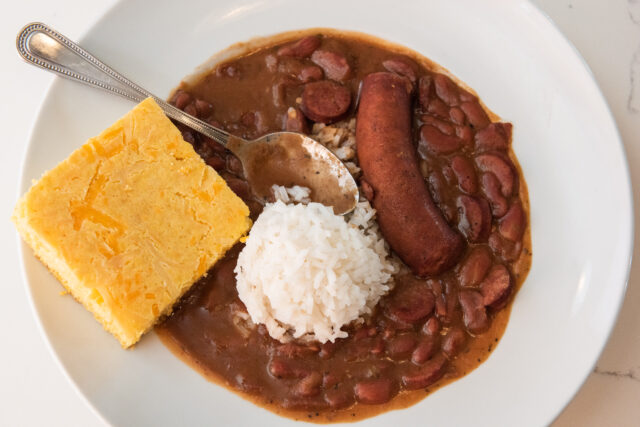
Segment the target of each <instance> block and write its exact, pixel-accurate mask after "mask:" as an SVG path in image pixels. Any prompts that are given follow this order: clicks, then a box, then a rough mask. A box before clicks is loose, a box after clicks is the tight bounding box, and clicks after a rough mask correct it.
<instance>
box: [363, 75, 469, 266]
mask: <svg viewBox="0 0 640 427" xmlns="http://www.w3.org/2000/svg"><path fill="white" fill-rule="evenodd" d="M410 91H411V84H410V82H409V81H408V79H406V78H403V77H401V76H399V75H397V74H393V73H387V72H381V73H374V74H370V75H368V76H367V77H366V78H365V79H364V81H363V84H362V92H361V95H360V96H361V97H360V106H359V108H358V115H357V120H356V144H357V148H358V150H357V152H358V160H359V162H360V167H361V168H362V172H363V175H364V179H365V180H366V181H367V182H368V184H369V185H370V186H371V187H372V188H373V193H374V197H373V206H374V208H375V209H376V210H377V211H378V222H379V224H380V229H381V231H382V234H383V235H384V237H385V238H386V239H387V241H388V242H389V245H390V246H391V248H392V249H393V250H394V251H395V252H396V253H397V254H398V255H399V256H400V258H401V259H402V260H403V261H404V262H405V263H406V264H407V265H408V266H409V267H410V268H411V270H412V271H413V272H414V273H415V274H417V275H420V276H426V275H430V274H437V273H440V272H442V271H444V270H446V269H448V268H450V267H451V266H453V265H454V264H455V263H456V261H457V260H458V258H459V257H460V255H461V254H462V252H463V249H464V246H465V241H464V239H463V238H462V236H461V235H460V234H459V233H458V232H456V231H454V230H452V229H451V228H450V227H449V225H448V224H447V222H446V221H445V219H444V217H443V216H442V213H441V212H440V210H438V208H437V206H436V205H435V204H434V202H433V200H432V199H431V195H430V194H429V190H428V189H427V185H426V183H425V181H424V179H423V178H422V175H421V174H420V168H419V165H418V159H417V155H416V151H415V148H414V146H413V144H412V142H411V93H410Z"/></svg>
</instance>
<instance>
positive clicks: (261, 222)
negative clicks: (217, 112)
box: [235, 187, 398, 342]
mask: <svg viewBox="0 0 640 427" xmlns="http://www.w3.org/2000/svg"><path fill="white" fill-rule="evenodd" d="M274 195H275V196H276V199H278V200H277V201H276V202H275V203H272V204H269V205H267V206H266V207H265V209H264V210H263V212H262V214H261V215H260V216H259V217H258V219H257V220H256V222H255V223H254V225H253V228H252V229H251V232H250V234H249V237H248V239H247V241H246V246H245V247H244V249H243V250H242V252H241V253H240V255H239V257H238V264H237V266H236V269H235V273H236V279H237V287H238V294H239V296H240V299H241V300H242V302H243V303H244V304H245V306H246V307H247V311H248V312H249V315H250V316H251V320H252V321H253V322H254V323H263V324H265V325H266V327H267V330H268V331H269V334H270V335H271V336H272V337H273V338H275V339H277V340H280V341H282V342H287V341H289V340H291V339H292V338H293V339H304V340H317V341H320V342H326V341H334V340H335V339H336V338H343V337H346V336H347V333H346V332H344V331H342V330H341V328H342V327H343V326H345V325H347V324H349V323H350V322H353V321H354V320H356V319H358V318H360V317H361V316H363V315H366V314H368V313H370V312H371V310H372V309H373V307H375V305H376V304H377V303H378V300H379V299H380V297H381V296H382V295H384V294H386V293H387V292H388V291H389V290H390V288H391V285H392V276H393V274H395V273H396V272H397V270H398V264H397V261H396V260H394V259H392V258H391V257H390V256H389V250H388V248H387V246H386V244H385V242H384V239H383V238H382V237H381V236H380V234H379V232H378V227H377V224H376V222H375V220H374V218H375V210H374V209H373V208H372V207H371V206H370V205H369V202H367V201H366V200H363V201H361V202H359V203H358V206H357V207H356V209H355V211H354V212H353V213H352V214H351V215H350V216H349V218H345V217H343V216H337V215H334V214H333V210H332V209H331V208H328V207H326V206H323V205H321V204H319V203H309V204H307V205H303V204H296V205H287V204H285V202H284V201H283V199H287V200H291V199H293V200H298V201H300V200H303V199H304V198H305V197H308V192H307V193H306V196H305V194H304V190H301V189H300V188H298V189H284V191H283V188H282V187H279V188H274Z"/></svg>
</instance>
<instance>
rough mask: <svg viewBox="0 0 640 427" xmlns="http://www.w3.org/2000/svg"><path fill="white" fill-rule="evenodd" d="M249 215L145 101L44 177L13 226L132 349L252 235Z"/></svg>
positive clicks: (18, 208) (16, 213)
mask: <svg viewBox="0 0 640 427" xmlns="http://www.w3.org/2000/svg"><path fill="white" fill-rule="evenodd" d="M248 215H249V209H248V208H247V206H246V205H245V204H244V203H243V202H242V200H241V199H240V198H239V197H237V196H236V195H235V194H234V193H233V192H232V191H231V189H229V187H228V186H227V185H226V183H225V181H224V180H223V179H222V178H221V177H220V176H219V175H218V174H217V173H216V172H215V170H214V169H212V168H210V167H209V166H207V165H206V164H205V163H204V161H203V160H202V159H201V158H200V157H199V156H198V155H197V154H196V152H195V151H194V150H193V148H192V147H191V145H190V144H189V143H187V142H185V141H184V140H183V139H182V136H181V134H180V131H179V130H178V129H177V128H176V127H175V126H174V125H173V123H171V121H170V120H169V119H168V118H167V117H166V116H165V115H164V113H163V112H162V110H161V109H160V107H159V106H158V105H157V104H156V102H155V101H153V100H152V99H147V100H145V101H143V102H141V103H140V104H139V105H138V106H136V107H135V108H134V109H133V110H132V111H130V112H129V113H128V114H127V115H125V116H124V117H123V118H121V119H120V120H118V121H117V122H116V123H115V124H114V125H113V126H111V127H110V128H108V129H107V130H105V131H104V132H102V134H100V135H99V136H97V137H95V138H91V139H89V140H88V141H87V142H86V143H85V144H84V145H83V146H82V147H80V148H79V149H77V150H76V151H74V152H73V153H72V154H71V156H69V158H68V159H66V160H64V161H63V162H62V163H60V164H59V165H58V166H56V167H55V168H54V169H52V170H51V171H49V172H47V173H45V174H44V175H43V176H42V178H40V180H39V181H37V182H36V183H34V185H33V186H32V187H31V188H30V189H29V191H28V192H27V193H26V194H25V195H24V196H23V197H22V198H21V199H20V200H19V201H18V204H17V206H16V208H15V211H14V214H13V217H12V219H13V221H14V223H15V224H16V227H17V228H18V231H19V232H20V234H21V235H22V237H23V238H24V240H25V241H26V242H27V243H28V244H29V246H31V248H32V249H33V250H34V252H35V254H36V256H37V257H38V258H39V259H40V260H41V261H42V262H43V263H44V264H45V265H46V266H47V267H48V268H49V269H50V270H51V271H52V272H53V274H54V275H55V276H56V277H57V278H58V279H59V280H60V282H62V284H63V285H64V286H65V287H66V288H67V290H68V291H69V292H71V294H72V295H73V296H74V297H75V298H76V299H77V300H78V301H79V302H81V303H82V304H83V305H84V306H85V308H86V309H87V310H89V311H91V312H92V313H93V314H94V316H95V318H96V319H97V320H98V321H100V322H101V323H102V325H103V326H104V328H105V329H106V330H107V331H109V332H111V333H112V334H113V335H115V336H116V338H118V340H120V343H121V344H122V346H123V347H125V348H126V347H130V346H131V345H133V344H135V343H136V342H137V341H138V340H139V339H140V336H141V335H142V334H143V333H145V332H146V331H147V330H148V329H150V328H151V327H152V326H153V325H154V323H155V322H156V321H157V320H158V318H159V317H160V316H162V315H163V314H167V313H169V312H170V311H171V308H172V306H173V304H174V303H175V302H176V301H177V300H178V299H179V298H180V296H181V295H182V294H183V293H184V292H186V291H187V290H188V289H189V287H190V286H191V285H192V284H193V283H194V282H195V281H196V280H197V279H198V278H200V277H201V276H202V275H203V274H205V273H206V271H207V270H208V269H209V268H210V267H211V266H212V265H213V264H214V263H215V262H216V261H217V260H218V259H219V258H220V257H222V256H223V255H224V253H225V252H226V251H227V250H228V249H229V248H230V247H231V246H233V245H234V244H235V243H236V241H237V240H238V239H239V238H240V237H242V236H243V235H245V234H246V232H247V231H248V229H249V228H250V225H251V220H250V219H249V217H248Z"/></svg>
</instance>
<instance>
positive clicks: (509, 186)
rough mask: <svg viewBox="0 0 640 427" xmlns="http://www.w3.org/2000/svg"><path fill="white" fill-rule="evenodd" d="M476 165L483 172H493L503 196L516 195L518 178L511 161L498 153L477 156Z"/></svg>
mask: <svg viewBox="0 0 640 427" xmlns="http://www.w3.org/2000/svg"><path fill="white" fill-rule="evenodd" d="M476 165H477V166H478V169H480V170H481V171H482V172H491V173H493V174H494V175H495V176H496V178H498V181H500V189H501V191H502V195H504V196H505V197H509V196H511V195H512V194H513V193H514V190H515V189H516V186H517V182H516V178H517V176H516V173H515V168H514V166H513V164H512V163H511V161H510V160H508V159H507V158H505V157H502V156H500V155H498V154H497V153H487V154H480V155H479V156H476Z"/></svg>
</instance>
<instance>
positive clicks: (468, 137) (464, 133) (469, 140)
mask: <svg viewBox="0 0 640 427" xmlns="http://www.w3.org/2000/svg"><path fill="white" fill-rule="evenodd" d="M456 136H457V137H458V138H460V140H461V141H462V145H463V146H464V147H465V148H466V149H468V150H472V149H473V131H472V130H471V127H470V126H467V125H458V126H456Z"/></svg>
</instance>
